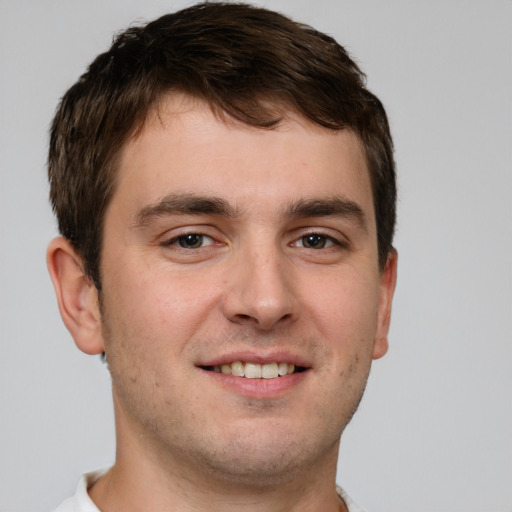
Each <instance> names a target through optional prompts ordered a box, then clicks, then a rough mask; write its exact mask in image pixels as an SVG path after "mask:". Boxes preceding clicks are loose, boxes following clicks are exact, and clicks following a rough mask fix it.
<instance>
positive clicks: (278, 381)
mask: <svg viewBox="0 0 512 512" xmlns="http://www.w3.org/2000/svg"><path fill="white" fill-rule="evenodd" d="M235 361H242V362H250V363H257V364H261V365H263V364H269V363H280V362H282V363H293V364H294V365H295V366H296V367H301V368H305V370H304V371H301V372H299V373H292V374H290V375H284V376H282V377H276V378H274V379H247V378H245V377H235V376H233V375H229V374H224V373H217V372H213V371H209V370H207V369H206V368H205V367H213V366H220V365H223V364H231V363H233V362H235ZM196 366H197V368H198V369H199V370H201V372H202V373H203V374H204V375H205V377H206V378H208V379H209V381H210V382H211V383H213V384H214V385H219V386H221V387H222V388H224V389H225V390H227V391H229V392H230V393H234V394H237V395H240V396H244V397H247V398H253V399H254V398H256V399H261V400H264V399H272V398H279V397H281V396H284V395H285V394H287V393H289V392H291V391H292V390H293V388H295V387H296V386H298V385H299V384H300V383H301V382H302V381H303V380H304V379H305V378H306V377H307V376H308V374H309V372H310V371H311V363H310V362H309V361H308V360H307V359H305V358H304V357H301V356H299V355H297V354H292V353H291V352H290V351H283V350H281V351H275V350H273V351H269V352H266V353H264V352H261V351H259V352H258V353H256V352H254V351H247V350H242V351H235V352H230V353H229V354H222V355H219V356H215V357H212V358H211V359H205V360H204V361H201V362H200V363H198V364H196Z"/></svg>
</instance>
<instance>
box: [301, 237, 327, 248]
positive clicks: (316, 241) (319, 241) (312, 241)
mask: <svg viewBox="0 0 512 512" xmlns="http://www.w3.org/2000/svg"><path fill="white" fill-rule="evenodd" d="M302 242H303V244H304V245H305V246H306V247H314V248H322V247H323V246H324V245H325V238H324V237H323V236H320V235H307V236H305V237H304V239H303V241H302Z"/></svg>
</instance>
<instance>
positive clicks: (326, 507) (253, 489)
mask: <svg viewBox="0 0 512 512" xmlns="http://www.w3.org/2000/svg"><path fill="white" fill-rule="evenodd" d="M126 420H127V419H126V417H122V414H121V412H120V411H116V422H117V423H116V430H117V441H118V447H117V456H116V463H115V465H114V466H113V467H112V468H111V469H110V471H109V472H107V473H106V474H105V475H104V476H103V477H102V478H100V479H99V480H98V481H97V482H96V483H95V484H94V485H93V487H92V488H91V489H90V490H89V494H90V497H91V499H92V500H93V502H94V503H95V504H96V505H97V506H98V508H99V509H100V510H102V511H104V512H112V511H115V510H123V512H132V511H133V512H135V511H138V510H179V511H180V512H196V511H204V510H208V511H210V512H220V511H222V512H242V511H243V512H313V511H318V510H322V511H325V512H338V511H340V510H343V511H346V510H347V509H346V508H345V505H344V503H343V502H342V501H341V500H340V498H339V497H338V496H337V493H336V485H335V478H336V464H337V453H338V446H335V447H333V450H332V451H330V452H329V453H328V454H326V456H325V457H324V458H320V459H319V460H318V461H315V462H313V463H311V464H309V465H308V467H307V468H298V469H297V470H295V471H290V472H288V474H287V475H283V478H281V480H280V481H277V479H273V480H272V481H271V483H269V480H268V479H267V480H265V479H264V478H262V479H258V478H257V477H255V478H251V479H250V480H249V481H248V479H240V481H234V480H233V477H232V476H231V477H230V478H227V477H226V475H219V474H218V472H217V473H216V472H213V471H211V470H210V471H209V470H208V468H205V467H204V465H201V464H197V463H194V462H193V461H190V459H189V458H184V457H180V456H179V454H178V456H176V454H174V453H168V452H167V451H166V450H165V448H164V447H161V446H159V445H158V443H157V442H156V441H155V440H153V439H150V438H149V437H148V436H147V435H144V436H143V435H140V433H139V434H138V435H137V434H136V430H134V429H133V428H127V425H126Z"/></svg>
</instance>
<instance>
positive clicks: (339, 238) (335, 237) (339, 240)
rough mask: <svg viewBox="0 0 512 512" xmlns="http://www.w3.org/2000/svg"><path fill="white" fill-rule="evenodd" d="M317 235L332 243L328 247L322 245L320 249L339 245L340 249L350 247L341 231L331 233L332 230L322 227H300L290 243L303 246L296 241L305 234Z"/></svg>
mask: <svg viewBox="0 0 512 512" xmlns="http://www.w3.org/2000/svg"><path fill="white" fill-rule="evenodd" d="M313 235H317V236H320V237H322V238H325V239H326V240H327V241H330V242H332V244H333V245H330V246H329V247H323V248H322V249H324V250H325V249H332V248H333V247H334V248H335V247H339V248H341V249H348V248H349V247H350V242H349V240H348V239H347V238H346V237H345V236H344V235H343V234H341V233H339V232H337V234H333V233H332V230H328V232H327V230H325V229H322V228H315V227H312V228H305V229H301V230H300V231H299V233H295V234H294V239H293V241H292V242H291V243H290V245H291V246H292V247H304V246H303V245H297V243H298V242H300V241H301V240H302V239H303V238H304V237H307V236H313ZM304 248H305V249H311V250H316V251H318V250H321V249H312V248H308V247H304Z"/></svg>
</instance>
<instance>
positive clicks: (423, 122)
mask: <svg viewBox="0 0 512 512" xmlns="http://www.w3.org/2000/svg"><path fill="white" fill-rule="evenodd" d="M189 3H190V2H184V1H173V0H167V1H157V0H153V1H150V0H111V1H109V2H105V1H104V0H87V1H80V2H79V1H69V0H43V1H37V0H32V1H31V0H21V1H20V0H18V1H16V0H0V20H1V22H2V28H1V30H0V52H1V53H0V64H1V71H0V144H1V145H0V180H1V181H0V194H1V197H0V230H1V231H0V239H1V244H2V246H1V247H2V249H1V252H0V280H1V281H0V331H1V332H0V336H1V345H0V347H1V352H0V354H1V356H0V411H1V413H0V414H1V416H0V509H1V510H3V511H43V510H48V509H51V508H52V507H53V506H54V505H56V504H57V503H58V502H59V501H60V500H61V499H63V498H64V497H65V496H66V495H68V494H70V493H72V491H73V489H74V486H75V484H76V481H77V479H78V476H79V475H80V474H81V473H82V472H84V471H86V470H90V469H93V468H96V467H100V466H104V465H108V464H110V463H111V462H112V460H113V454H114V433H113V415H112V407H111V400H110V391H109V376H108V374H107V371H106V369H105V368H104V367H103V365H102V363H101V362H100V361H99V359H98V358H97V357H94V358H92V357H89V356H86V355H84V354H82V353H80V352H79V351H78V350H77V349H76V348H75V346H74V344H73V342H72V340H71V338H70V336H69V334H68V333H67V331H66V330H65V328H64V326H63V325H62V324H61V321H60V318H59V315H58V311H57V306H56V301H55V299H54V294H53V290H52V288H51V284H50V280H49V278H48V276H47V272H46V268H45V249H46V245H47V242H48V241H49V239H50V238H51V237H52V236H54V235H55V234H56V229H55V223H54V220H53V218H52V214H51V211H50V208H49V206H48V203H47V198H46V196H47V185H46V178H45V169H44V167H45V159H46V149H47V129H48V125H49V122H50V119H51V117H52V114H53V112H54V109H55V106H56V104H57V101H58V99H59V97H60V96H61V95H62V94H63V92H64V91H65V89H66V88H68V87H69V86H70V85H71V84H72V83H73V82H74V81H75V80H76V79H77V78H78V76H79V74H80V73H81V72H82V71H83V69H84V67H85V66H86V64H88V63H89V62H90V61H91V59H92V58H93V57H94V56H95V55H96V54H97V53H99V52H100V51H103V50H105V49H106V48H107V47H108V45H109V44H110V41H111V37H112V34H113V33H114V32H115V31H118V30H120V29H122V28H123V27H125V26H126V25H128V24H129V23H131V22H133V21H134V20H137V19H139V20H142V19H150V18H152V17H154V16H157V15H160V14H162V13H164V12H166V11H168V10H175V9H177V8H179V7H183V6H185V5H188V4H189ZM257 3H259V4H262V5H267V6H269V7H271V8H275V9H277V10H282V11H283V12H285V13H288V14H291V15H293V16H294V17H296V18H298V19H300V20H301V21H305V22H307V23H309V24H312V25H314V26H315V27H317V28H319V29H321V30H323V31H326V32H328V33H330V34H333V35H334V36H335V37H336V38H337V39H338V40H339V41H340V42H341V43H342V44H344V45H345V46H346V47H347V48H348V49H349V51H351V52H352V53H353V54H354V55H355V56H356V58H357V60H358V61H359V63H360V64H361V66H362V67H363V69H364V70H365V71H366V72H367V74H368V83H369V86H370V88H371V89H372V90H374V91H375V92H376V93H377V94H378V95H379V96H380V97H381V99H382V100H383V102H384V104H385V105H386V107H387V110H388V113H389V115H390V118H391V124H392V130H393V132H394V137H395V141H396V160H397V164H398V169H399V179H400V204H399V215H400V219H399V227H398V236H397V240H396V245H397V247H398V249H399V252H400V264H399V283H398V289H397V294H396V301H395V308H394V317H393V322H392V330H391V336H390V342H391V349H390V352H389V354H388V355H387V356H386V357H385V358H384V359H382V360H380V361H377V362H376V364H375V365H374V369H373V371H372V376H371V378H370V383H369V387H368V390H367V394H366V397H365V399H364V400H363V403H362V405H361V408H360V411H359V412H358V414H357V415H356V416H355V418H354V420H353V422H352V424H351V425H350V426H349V427H348V429H347V431H346V433H345V435H344V438H343V442H342V451H341V456H340V467H339V474H338V480H339V481H340V482H342V484H343V486H344V487H345V488H346V489H347V490H348V492H349V493H350V494H351V495H352V496H353V498H354V499H355V500H356V502H358V503H359V504H360V505H361V506H364V507H367V508H368V510H370V511H372V512H391V511H394V512H428V511H431V512H434V511H436V512H441V511H464V512H465V511H468V512H469V511H474V512H477V511H478V512H480V511H482V512H483V511H486V512H490V511H496V512H498V511H499V512H502V511H508V512H510V511H512V372H511V366H512V335H511V333H512V307H511V306H512V272H511V270H510V267H511V264H512V229H511V221H512V212H511V209H512V208H511V203H512V173H511V164H512V30H511V29H512V2H510V1H509V0H491V1H483V0H482V1H476V0H466V1H456V0H448V1H447V0H443V1H439V0H433V1H398V0H396V1H385V2H384V1H381V0H360V1H337V0H315V1H306V0H303V1H299V0H294V1H292V0H288V1H286V0H282V1H267V2H257ZM305 414H307V410H305Z"/></svg>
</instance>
